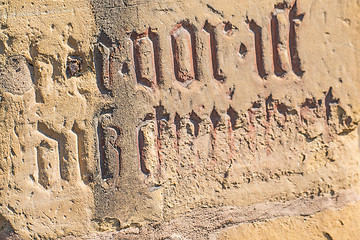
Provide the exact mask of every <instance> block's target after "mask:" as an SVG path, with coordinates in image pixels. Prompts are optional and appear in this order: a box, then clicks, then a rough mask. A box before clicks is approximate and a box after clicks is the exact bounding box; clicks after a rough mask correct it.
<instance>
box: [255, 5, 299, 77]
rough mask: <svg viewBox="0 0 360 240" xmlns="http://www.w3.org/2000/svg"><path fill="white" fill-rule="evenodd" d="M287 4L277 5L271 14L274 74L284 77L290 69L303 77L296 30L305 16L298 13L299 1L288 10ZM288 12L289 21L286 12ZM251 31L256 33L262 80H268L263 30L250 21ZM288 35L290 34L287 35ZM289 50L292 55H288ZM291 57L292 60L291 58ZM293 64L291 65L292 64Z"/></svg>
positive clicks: (257, 55) (258, 68) (257, 64)
mask: <svg viewBox="0 0 360 240" xmlns="http://www.w3.org/2000/svg"><path fill="white" fill-rule="evenodd" d="M287 8H288V6H287V4H286V3H280V4H277V5H275V10H274V12H273V13H272V14H271V20H270V26H271V46H272V55H273V56H272V62H273V70H274V74H275V75H276V76H278V77H283V76H284V75H285V74H286V73H287V72H288V71H289V69H290V67H289V65H291V69H292V71H293V72H294V73H295V74H296V75H297V76H302V75H303V74H304V71H303V70H302V69H301V60H300V57H299V53H298V50H297V35H296V28H297V27H298V25H299V23H300V22H301V21H302V19H303V17H304V14H298V13H297V11H298V10H297V1H295V3H294V5H293V6H292V7H291V8H290V10H287ZM286 11H288V12H289V13H288V20H287V18H286V14H285V12H286ZM248 24H249V28H250V30H251V31H252V32H253V33H254V42H255V55H256V66H257V70H258V74H259V76H260V77H261V78H266V76H267V75H268V73H267V72H266V70H265V69H266V68H265V65H264V53H263V44H264V43H263V39H262V28H261V27H260V26H258V25H257V24H256V22H255V21H254V20H251V21H248ZM287 33H288V34H287ZM288 49H289V51H290V53H288ZM288 56H290V59H289V57H288ZM290 63H291V64H290Z"/></svg>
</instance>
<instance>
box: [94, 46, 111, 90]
mask: <svg viewBox="0 0 360 240" xmlns="http://www.w3.org/2000/svg"><path fill="white" fill-rule="evenodd" d="M95 67H96V69H97V73H98V79H99V80H100V81H99V88H100V90H102V91H110V90H111V74H110V49H109V48H108V47H106V46H105V45H104V44H103V43H101V42H100V43H98V44H97V45H95Z"/></svg>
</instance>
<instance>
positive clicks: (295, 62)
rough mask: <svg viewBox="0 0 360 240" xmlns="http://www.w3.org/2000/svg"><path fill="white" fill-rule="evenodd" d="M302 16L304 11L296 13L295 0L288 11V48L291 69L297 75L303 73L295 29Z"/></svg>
mask: <svg viewBox="0 0 360 240" xmlns="http://www.w3.org/2000/svg"><path fill="white" fill-rule="evenodd" d="M303 18H304V13H301V14H298V9H297V1H295V3H294V5H293V6H292V8H291V10H290V13H289V22H290V32H289V49H290V58H291V66H292V70H293V71H294V73H295V74H296V75H298V76H302V75H303V74H304V71H303V70H302V69H301V61H300V57H299V53H298V50H297V41H296V39H297V35H296V29H297V28H298V26H299V23H300V22H301V21H302V20H303Z"/></svg>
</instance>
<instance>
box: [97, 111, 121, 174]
mask: <svg viewBox="0 0 360 240" xmlns="http://www.w3.org/2000/svg"><path fill="white" fill-rule="evenodd" d="M111 120H112V116H111V114H110V113H106V114H103V115H102V116H101V117H100V120H99V126H98V135H99V147H100V170H101V176H102V179H111V178H116V177H118V176H119V175H120V170H121V149H120V146H119V136H120V128H119V127H117V126H115V125H113V124H112V122H111Z"/></svg>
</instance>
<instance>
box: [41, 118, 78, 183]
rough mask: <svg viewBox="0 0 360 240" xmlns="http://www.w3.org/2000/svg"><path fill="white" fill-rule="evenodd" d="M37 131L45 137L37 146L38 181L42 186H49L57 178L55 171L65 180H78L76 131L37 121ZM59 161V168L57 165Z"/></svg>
mask: <svg viewBox="0 0 360 240" xmlns="http://www.w3.org/2000/svg"><path fill="white" fill-rule="evenodd" d="M38 131H39V132H40V133H42V134H43V135H45V136H46V137H47V140H43V141H42V142H41V143H40V145H39V146H38V147H37V159H38V160H37V162H38V168H39V183H40V184H41V185H43V186H44V187H46V188H47V187H49V186H50V185H51V184H53V183H54V182H55V180H57V178H56V177H54V176H56V175H57V173H56V172H57V171H58V170H59V172H60V178H61V179H63V180H66V181H80V179H81V175H82V174H81V173H80V162H79V159H80V157H79V148H78V144H79V141H81V140H80V139H79V136H78V135H77V133H75V132H73V131H68V130H63V131H61V130H59V129H57V128H55V127H52V126H51V125H50V124H45V123H43V122H39V123H38ZM53 142H57V148H58V158H57V157H55V155H54V152H55V149H56V147H55V145H54V144H53ZM57 161H58V162H59V168H58V167H57Z"/></svg>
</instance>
